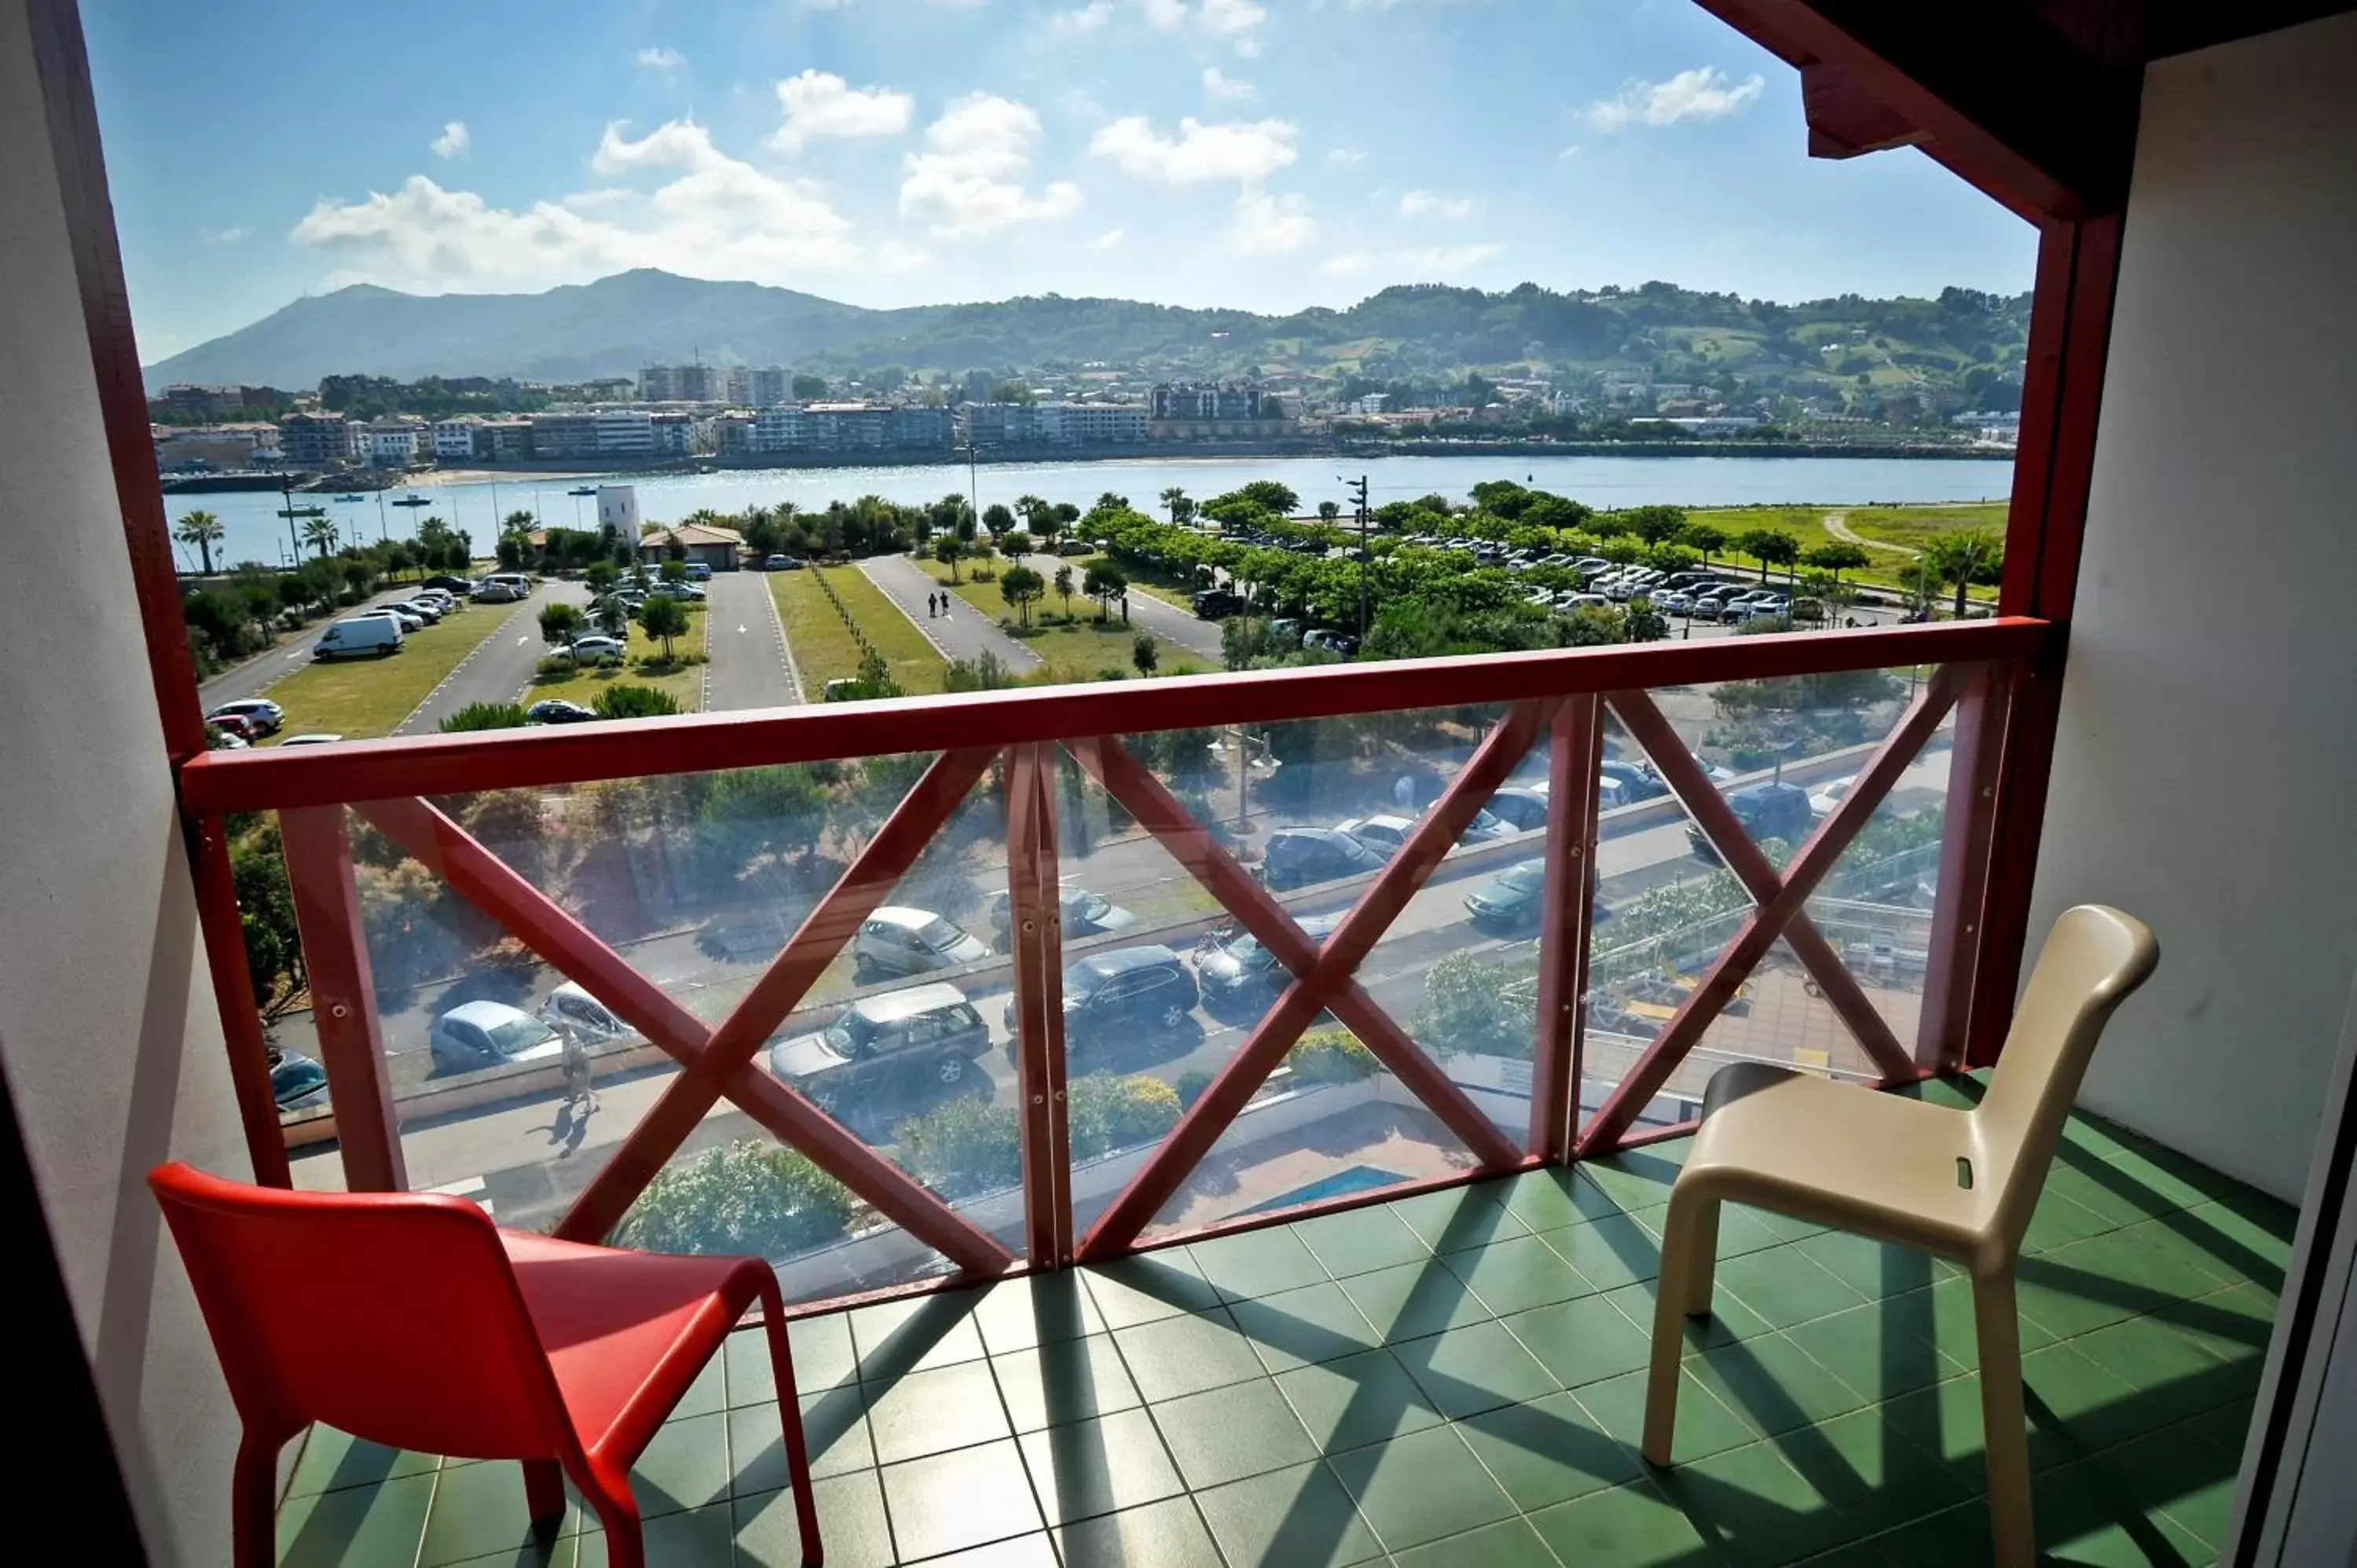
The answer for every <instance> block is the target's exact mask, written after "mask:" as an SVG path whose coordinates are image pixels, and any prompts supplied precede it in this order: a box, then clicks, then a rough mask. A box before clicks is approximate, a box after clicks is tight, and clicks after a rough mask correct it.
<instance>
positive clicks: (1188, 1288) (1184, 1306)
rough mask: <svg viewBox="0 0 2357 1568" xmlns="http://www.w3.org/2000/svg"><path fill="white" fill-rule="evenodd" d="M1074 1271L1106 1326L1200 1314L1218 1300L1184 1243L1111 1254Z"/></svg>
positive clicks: (1218, 1294)
mask: <svg viewBox="0 0 2357 1568" xmlns="http://www.w3.org/2000/svg"><path fill="white" fill-rule="evenodd" d="M1080 1273H1081V1274H1082V1277H1083V1278H1084V1279H1085V1280H1086V1281H1087V1283H1088V1287H1089V1297H1090V1299H1091V1300H1092V1301H1094V1302H1095V1303H1096V1305H1097V1312H1098V1314H1099V1316H1102V1317H1103V1319H1104V1322H1105V1326H1106V1327H1108V1328H1127V1327H1129V1326H1132V1325H1134V1324H1139V1323H1151V1322H1153V1321H1154V1320H1155V1319H1157V1318H1161V1317H1176V1316H1179V1314H1181V1313H1188V1312H1202V1311H1205V1310H1207V1309H1208V1308H1211V1307H1214V1306H1217V1305H1219V1304H1220V1293H1219V1292H1218V1291H1216V1290H1214V1289H1212V1288H1211V1282H1210V1281H1209V1280H1206V1279H1205V1278H1204V1277H1203V1274H1202V1271H1201V1270H1200V1269H1198V1268H1197V1267H1196V1266H1195V1260H1194V1259H1193V1258H1191V1257H1189V1255H1188V1253H1187V1249H1185V1248H1184V1247H1166V1248H1164V1249H1162V1250H1161V1251H1157V1252H1146V1253H1141V1254H1140V1255H1138V1256H1136V1257H1134V1258H1117V1259H1115V1260H1114V1261H1113V1262H1109V1263H1100V1264H1096V1265H1094V1266H1092V1267H1090V1268H1087V1269H1083V1270H1082V1271H1080Z"/></svg>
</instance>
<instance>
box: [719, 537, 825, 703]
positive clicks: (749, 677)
mask: <svg viewBox="0 0 2357 1568" xmlns="http://www.w3.org/2000/svg"><path fill="white" fill-rule="evenodd" d="M705 594H706V596H707V597H706V599H705V607H704V638H705V642H704V649H705V652H706V653H708V654H709V655H711V662H710V663H708V664H706V665H705V667H704V711H705V713H707V714H717V713H738V712H742V711H743V710H745V709H748V708H782V707H789V706H791V705H792V704H794V703H799V702H801V701H802V693H801V692H800V691H799V690H798V682H796V680H795V677H794V668H793V656H792V654H791V650H788V649H787V647H786V629H785V627H784V626H783V625H782V624H781V623H780V621H779V619H778V601H777V600H776V599H775V598H774V597H772V596H771V595H770V583H769V579H768V578H767V577H766V576H764V575H762V574H760V573H759V572H722V573H719V574H718V575H716V576H714V577H713V579H712V581H710V582H709V583H707V584H705Z"/></svg>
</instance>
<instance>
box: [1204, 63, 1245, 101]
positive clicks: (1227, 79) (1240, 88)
mask: <svg viewBox="0 0 2357 1568" xmlns="http://www.w3.org/2000/svg"><path fill="white" fill-rule="evenodd" d="M1203 91H1205V92H1207V93H1209V94H1210V95H1211V96H1212V97H1213V98H1250V97H1251V96H1252V95H1253V84H1252V83H1251V82H1249V81H1238V80H1236V79H1235V78H1234V77H1232V76H1230V75H1229V74H1228V73H1227V72H1226V71H1224V70H1221V69H1220V68H1219V67H1218V66H1215V65H1207V66H1205V67H1204V68H1203Z"/></svg>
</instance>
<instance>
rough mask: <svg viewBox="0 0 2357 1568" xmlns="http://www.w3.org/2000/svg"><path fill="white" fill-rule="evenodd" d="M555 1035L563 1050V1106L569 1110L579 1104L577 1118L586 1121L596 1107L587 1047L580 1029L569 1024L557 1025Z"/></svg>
mask: <svg viewBox="0 0 2357 1568" xmlns="http://www.w3.org/2000/svg"><path fill="white" fill-rule="evenodd" d="M556 1037H557V1039H558V1040H559V1041H560V1042H562V1049H563V1052H564V1055H563V1058H562V1060H563V1064H564V1068H565V1109H566V1110H568V1111H569V1110H571V1109H572V1108H573V1107H574V1106H575V1105H576V1104H577V1105H579V1106H580V1107H581V1110H580V1112H579V1120H581V1121H584V1122H586V1121H587V1120H588V1119H589V1115H590V1112H594V1111H596V1110H597V1087H596V1085H595V1084H594V1083H593V1082H592V1081H591V1079H590V1075H589V1047H587V1046H585V1045H583V1044H582V1043H581V1035H580V1031H579V1030H577V1029H574V1028H572V1027H570V1026H558V1028H557V1031H556Z"/></svg>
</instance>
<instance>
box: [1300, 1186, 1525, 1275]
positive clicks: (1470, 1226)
mask: <svg viewBox="0 0 2357 1568" xmlns="http://www.w3.org/2000/svg"><path fill="white" fill-rule="evenodd" d="M1510 1185H1511V1184H1509V1183H1504V1182H1480V1183H1478V1184H1476V1185H1474V1186H1471V1187H1450V1188H1448V1190H1447V1191H1445V1192H1428V1193H1425V1194H1423V1195H1422V1196H1421V1197H1406V1198H1402V1199H1401V1200H1400V1201H1398V1202H1397V1203H1391V1204H1385V1205H1384V1206H1383V1207H1384V1211H1385V1212H1387V1213H1389V1214H1392V1215H1394V1216H1395V1217H1397V1218H1398V1219H1399V1220H1400V1221H1401V1223H1403V1224H1405V1226H1406V1227H1407V1228H1408V1229H1409V1230H1413V1231H1415V1234H1416V1238H1417V1240H1421V1241H1422V1242H1423V1243H1424V1244H1425V1245H1426V1246H1427V1247H1429V1248H1431V1249H1432V1250H1433V1251H1436V1252H1457V1251H1464V1250H1465V1249H1466V1248H1469V1247H1486V1246H1488V1245H1489V1244H1490V1243H1491V1242H1492V1241H1502V1240H1506V1239H1507V1238H1508V1237H1512V1236H1527V1235H1529V1234H1530V1233H1531V1232H1530V1227H1528V1226H1526V1225H1524V1224H1523V1222H1522V1221H1521V1220H1519V1219H1515V1218H1514V1216H1513V1214H1512V1211H1511V1210H1509V1209H1508V1208H1507V1207H1506V1189H1507V1187H1509V1186H1510ZM1303 1223H1304V1224H1309V1223H1312V1222H1311V1221H1308V1220H1304V1221H1303ZM1329 1272H1330V1271H1329ZM1341 1277H1342V1276H1341V1275H1340V1274H1336V1275H1335V1278H1337V1279H1340V1278H1341Z"/></svg>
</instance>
